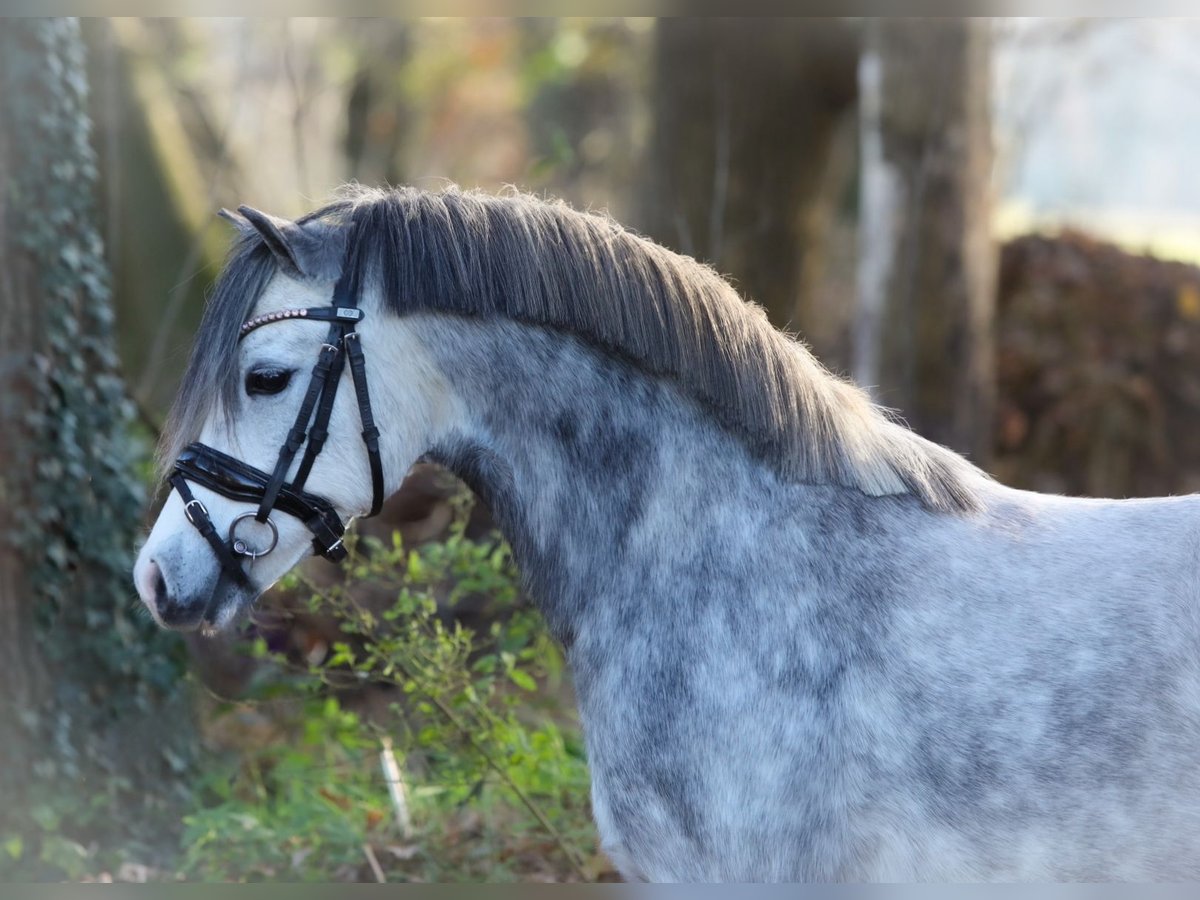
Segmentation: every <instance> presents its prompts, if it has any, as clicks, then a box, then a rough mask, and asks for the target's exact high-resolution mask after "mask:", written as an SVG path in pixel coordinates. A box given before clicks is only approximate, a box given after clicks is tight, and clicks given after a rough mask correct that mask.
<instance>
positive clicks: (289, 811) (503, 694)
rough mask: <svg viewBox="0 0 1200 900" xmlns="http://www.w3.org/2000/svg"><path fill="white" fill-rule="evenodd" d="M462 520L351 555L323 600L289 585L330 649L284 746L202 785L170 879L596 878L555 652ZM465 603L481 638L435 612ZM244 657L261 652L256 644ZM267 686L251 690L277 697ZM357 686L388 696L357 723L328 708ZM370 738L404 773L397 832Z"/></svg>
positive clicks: (498, 553)
mask: <svg viewBox="0 0 1200 900" xmlns="http://www.w3.org/2000/svg"><path fill="white" fill-rule="evenodd" d="M462 512H463V510H462V508H461V507H460V513H462ZM464 521H465V515H461V514H460V516H459V518H458V523H457V524H456V525H455V526H454V527H453V529H452V532H451V534H450V536H449V538H448V539H447V540H446V541H444V542H442V543H436V544H428V545H425V546H423V547H420V548H418V549H409V548H406V547H404V546H403V545H402V543H401V541H400V539H399V537H398V536H396V537H395V538H394V539H393V541H392V543H391V545H382V544H379V543H377V542H376V543H371V542H368V541H366V540H362V541H359V542H358V543H357V544H356V545H352V546H351V560H350V562H349V564H348V565H347V566H346V567H345V568H344V579H343V580H342V581H341V582H339V583H338V584H335V585H334V586H332V587H322V588H318V587H317V586H316V585H314V584H311V583H308V582H306V581H304V580H303V578H302V577H300V576H293V577H292V578H291V579H290V583H289V584H288V585H286V587H287V588H289V589H291V590H292V591H299V592H300V593H301V594H302V595H304V596H306V604H307V606H308V608H309V609H310V610H311V611H313V612H317V613H323V614H327V613H334V614H336V615H337V617H338V619H339V622H340V627H341V629H342V632H343V634H344V640H341V641H338V642H337V643H335V644H334V645H333V647H332V649H331V652H330V654H329V656H328V658H327V659H326V660H325V661H324V662H322V663H321V664H320V665H318V666H312V667H309V668H308V669H307V670H306V671H305V672H303V674H304V675H306V676H311V677H305V678H302V679H300V680H299V683H300V684H301V685H303V690H304V692H305V694H306V699H305V700H304V702H303V703H302V704H301V708H302V715H301V716H300V718H299V721H298V722H295V723H293V729H294V730H295V731H296V732H297V738H296V740H295V741H293V742H292V743H290V744H288V745H287V746H282V747H279V746H275V747H266V748H262V749H261V750H258V751H255V753H253V754H252V755H251V756H250V757H248V758H245V759H243V760H241V761H239V762H237V763H236V764H235V765H234V766H232V767H231V768H228V769H226V770H224V771H222V772H218V773H216V774H214V775H212V776H210V778H209V780H208V781H207V783H206V785H207V789H208V790H207V792H206V793H207V794H208V796H209V798H210V801H211V802H210V803H209V804H208V805H207V806H206V807H205V808H203V809H201V810H199V811H197V812H195V813H193V814H192V815H190V816H188V817H187V818H186V820H185V824H186V833H185V838H184V842H185V851H184V855H183V860H182V863H181V866H180V869H181V875H183V876H184V877H187V878H203V879H222V880H263V879H272V880H298V879H311V880H328V879H348V878H363V879H372V878H377V877H379V875H380V874H382V875H383V876H384V877H386V878H387V880H389V881H403V880H421V881H425V880H438V881H460V880H514V879H519V878H530V877H533V878H551V877H552V878H570V879H573V880H578V879H581V878H591V877H594V876H595V875H596V874H597V873H598V871H599V870H600V869H601V868H602V867H603V863H602V861H601V859H600V858H599V857H597V856H596V840H595V834H594V829H593V826H592V824H591V818H590V811H589V808H588V775H587V768H586V763H585V760H584V753H583V748H582V744H581V741H580V738H579V734H578V728H577V726H576V724H575V723H574V720H573V718H570V717H569V716H567V715H565V714H564V713H563V706H564V704H563V702H562V700H561V695H562V693H563V685H562V678H563V665H562V659H561V655H560V653H559V651H558V648H557V646H556V645H555V644H554V643H553V641H552V640H551V639H550V638H549V636H548V635H547V633H546V631H545V629H544V627H543V624H542V621H541V619H540V617H539V616H538V615H537V613H536V612H535V611H533V610H532V609H530V608H529V607H528V606H526V605H525V604H524V603H523V602H522V600H521V596H520V592H519V590H518V586H517V576H516V571H515V568H514V566H513V563H512V559H511V555H510V552H509V550H508V547H507V546H506V545H505V544H503V543H501V542H499V541H498V540H497V541H494V542H491V543H485V544H480V543H475V542H472V541H469V540H467V539H466V538H465V537H464V535H463V522H464ZM364 587H367V588H369V589H370V590H369V591H364ZM365 594H369V595H370V596H372V597H379V596H381V595H382V596H387V597H388V598H390V603H387V604H383V605H382V606H381V605H380V604H378V603H375V604H374V605H373V606H372V605H368V604H367V603H366V602H365V601H364V600H363V599H361V598H362V597H363V596H364V595H365ZM439 596H440V597H443V598H444V599H443V603H442V604H441V606H442V608H441V609H439V604H438V603H437V602H436V599H435V598H437V597H439ZM467 596H471V597H473V598H474V599H475V600H476V601H478V600H479V598H480V597H482V598H483V615H482V618H483V619H484V620H485V621H488V622H490V624H489V625H488V626H487V627H486V629H483V631H482V633H474V632H473V631H471V630H470V629H468V628H466V627H464V626H463V625H462V624H460V623H459V622H458V621H457V620H455V619H453V618H452V617H448V616H446V615H445V607H447V606H449V607H450V608H451V609H453V607H454V606H455V604H456V603H458V602H459V601H460V600H461V599H462V598H464V597H467ZM256 652H257V653H258V654H260V655H262V656H270V655H271V654H269V653H268V652H267V650H266V648H265V645H264V644H263V643H262V642H261V641H260V642H259V643H258V645H257V647H256ZM290 671H291V672H292V673H293V674H296V671H297V670H296V668H295V666H292V667H291V670H290ZM279 683H280V682H278V681H277V682H276V684H275V686H274V687H273V688H272V687H270V686H268V687H267V688H265V689H264V690H265V691H266V692H268V693H271V694H273V695H274V696H276V697H278V693H279ZM287 683H288V684H295V683H296V681H295V680H290V681H288V682H287ZM366 684H370V685H372V687H373V689H383V690H386V691H389V692H390V696H391V697H392V699H391V702H390V703H389V704H388V705H389V708H390V711H391V713H390V715H388V716H385V717H379V716H375V717H374V720H372V721H368V719H367V718H366V717H365V716H359V715H357V714H355V713H353V712H351V711H349V710H348V709H346V708H344V706H343V705H342V704H340V703H339V702H338V700H337V699H335V698H334V697H335V695H336V694H337V693H338V692H339V691H341V692H346V689H347V688H349V687H351V686H355V687H357V686H362V685H366ZM331 690H332V691H333V695H331V693H330V691H331ZM346 693H349V692H346ZM381 718H382V721H381V720H380V719H381ZM385 740H386V741H387V742H389V743H390V745H391V746H392V747H394V751H395V755H396V756H397V757H398V758H399V760H400V763H401V766H402V768H403V770H404V772H405V780H406V782H407V795H408V805H409V809H410V812H411V816H412V823H413V831H412V833H411V834H409V835H404V834H402V833H401V831H400V828H399V826H398V825H397V824H396V818H395V815H394V811H393V808H392V806H391V803H390V801H389V796H388V791H387V785H386V783H385V780H384V776H383V772H382V769H381V768H380V764H379V754H380V751H381V746H382V744H383V742H384V741H385ZM376 866H377V867H378V868H377V869H376Z"/></svg>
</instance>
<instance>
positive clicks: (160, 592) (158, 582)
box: [150, 563, 167, 609]
mask: <svg viewBox="0 0 1200 900" xmlns="http://www.w3.org/2000/svg"><path fill="white" fill-rule="evenodd" d="M150 565H152V566H153V565H154V563H151V564H150ZM166 602H167V579H165V578H163V573H162V569H160V568H159V567H158V566H154V605H155V606H157V607H158V608H159V609H161V608H162V607H163V605H164V604H165V603H166Z"/></svg>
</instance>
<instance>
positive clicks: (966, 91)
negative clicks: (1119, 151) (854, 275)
mask: <svg viewBox="0 0 1200 900" xmlns="http://www.w3.org/2000/svg"><path fill="white" fill-rule="evenodd" d="M865 27H866V34H865V36H864V37H865V39H864V48H863V53H862V57H861V60H860V63H859V95H860V117H861V155H862V187H861V193H860V198H861V199H860V224H859V268H858V309H857V315H856V324H855V333H854V363H853V371H854V375H855V378H856V379H857V380H858V381H859V382H860V383H862V384H864V385H866V386H868V387H869V388H870V389H871V391H872V392H873V394H874V396H875V398H876V399H877V400H878V401H879V402H881V403H883V404H884V405H885V406H889V407H893V408H895V409H897V410H898V411H899V412H900V413H901V415H903V416H904V418H905V419H906V420H907V421H908V423H909V424H910V425H911V426H912V427H913V429H914V430H916V431H918V432H920V433H921V434H923V435H925V436H926V437H928V438H930V439H932V440H935V441H937V442H939V443H942V444H946V445H947V446H950V447H952V448H954V449H956V450H959V451H961V452H965V453H968V454H969V455H970V456H971V457H972V458H973V459H974V460H975V461H976V462H978V463H980V464H986V463H987V460H988V456H989V451H990V447H991V428H992V410H993V406H994V393H995V392H994V387H993V384H994V374H993V361H992V356H993V353H992V319H993V306H994V293H995V288H994V281H995V252H994V245H993V241H992V235H991V228H990V219H989V181H990V176H991V160H992V153H991V119H990V109H989V78H990V69H989V42H990V38H989V31H988V29H989V25H988V24H987V23H986V22H984V21H981V20H978V19H872V20H869V21H868V24H867V25H866V26H865Z"/></svg>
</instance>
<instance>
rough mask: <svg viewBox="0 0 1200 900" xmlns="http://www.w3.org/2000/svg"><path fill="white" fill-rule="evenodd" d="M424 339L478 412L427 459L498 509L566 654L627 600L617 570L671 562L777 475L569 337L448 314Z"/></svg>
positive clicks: (658, 388)
mask: <svg viewBox="0 0 1200 900" xmlns="http://www.w3.org/2000/svg"><path fill="white" fill-rule="evenodd" d="M422 331H423V332H424V333H423V335H422V343H423V345H424V346H425V347H426V348H430V349H432V351H433V355H434V356H435V361H436V362H437V364H438V367H439V369H440V370H441V372H442V373H443V374H444V377H445V378H446V379H447V381H448V382H449V383H450V386H451V389H452V391H453V393H454V394H455V395H456V396H457V397H458V398H460V400H461V402H462V403H463V405H464V406H465V408H466V415H465V416H464V418H463V420H462V421H461V422H460V423H459V425H458V426H457V427H455V428H451V429H449V430H448V432H447V433H446V434H445V435H444V436H443V437H442V438H441V439H440V440H438V441H437V442H436V443H435V445H434V446H433V447H431V448H430V452H429V454H428V456H429V457H430V458H431V459H433V460H435V461H437V462H439V463H441V464H443V465H445V466H446V467H447V468H449V469H450V470H451V471H452V472H454V473H455V474H456V475H458V476H459V477H460V478H462V479H463V480H464V481H465V482H466V483H467V484H468V485H470V486H471V488H472V489H473V490H475V492H476V493H477V494H478V495H479V496H480V497H481V498H482V499H483V500H484V501H485V502H487V503H488V505H489V506H490V507H491V509H492V512H493V515H494V516H495V518H496V521H497V523H498V524H499V526H500V528H501V530H502V531H503V532H504V534H505V536H506V537H507V538H508V539H509V541H510V543H511V544H512V546H513V550H514V553H515V555H516V558H517V562H518V564H519V565H520V567H521V570H522V573H523V576H524V578H525V580H526V583H527V587H528V589H529V591H530V594H531V596H532V597H533V598H534V600H535V602H537V603H538V605H539V606H540V608H541V609H542V611H543V613H544V614H545V616H546V619H547V622H548V623H549V625H550V627H551V629H552V631H553V632H554V634H555V635H556V637H558V638H559V639H560V640H561V641H562V642H563V643H564V644H568V645H569V644H570V643H571V641H572V639H573V637H574V630H575V628H576V626H577V625H578V623H579V622H580V620H581V618H582V617H584V616H586V615H587V614H588V612H589V609H591V608H592V607H594V605H595V604H596V603H608V602H610V601H611V596H608V597H606V595H611V594H613V593H626V590H625V588H624V587H621V586H618V585H617V584H616V581H617V580H618V579H615V578H614V574H615V573H617V572H621V573H629V572H635V571H637V570H639V569H641V570H643V571H645V570H646V569H647V567H655V568H658V567H661V566H662V565H663V564H669V563H668V560H669V559H670V558H671V557H672V555H678V554H679V553H680V552H682V549H684V548H679V547H678V546H677V545H678V544H679V533H680V529H681V528H683V529H689V528H695V527H703V521H702V520H697V519H696V518H689V516H693V517H694V516H700V517H703V516H706V515H708V512H710V511H711V510H712V509H714V508H719V507H720V505H721V498H720V494H721V492H722V491H723V490H727V489H729V487H730V485H733V484H741V483H743V482H744V481H745V480H746V479H747V478H756V479H762V480H765V481H769V480H773V478H774V476H772V475H771V474H770V473H768V472H767V471H765V470H764V469H763V468H762V466H761V465H760V464H759V463H757V462H755V461H753V460H751V459H750V457H749V456H748V454H747V452H746V450H745V448H744V447H743V446H742V444H741V443H740V442H739V441H738V440H736V439H734V438H733V437H732V436H730V435H729V434H727V433H725V432H724V431H723V430H721V429H720V428H718V427H717V426H716V425H715V424H714V423H712V422H711V421H710V420H709V419H708V417H707V416H706V415H704V414H703V413H702V412H701V411H700V410H699V408H698V407H696V406H695V404H694V403H693V402H692V401H690V400H688V399H686V398H685V397H683V396H682V394H681V393H680V392H679V391H677V390H676V389H675V388H674V386H673V385H671V384H670V383H669V382H666V381H664V380H661V379H656V378H653V377H651V376H648V375H646V374H645V373H643V372H641V371H640V370H638V369H636V368H635V367H633V366H631V365H630V364H628V363H625V362H623V361H621V360H617V359H613V358H610V357H607V356H605V355H603V354H600V353H598V352H596V351H595V350H593V349H591V348H589V347H587V346H585V345H583V344H582V343H581V342H579V341H578V340H576V339H574V338H572V337H570V336H566V335H563V334H560V333H557V332H551V331H547V330H543V329H538V328H530V327H526V326H523V325H518V324H515V323H512V322H507V321H504V322H498V321H496V320H490V321H488V322H486V323H484V322H480V321H477V320H470V319H444V318H442V317H438V319H437V320H436V321H432V320H431V321H430V322H428V323H427V325H424V326H422ZM689 511H691V512H690V513H689ZM680 564H682V565H686V564H687V561H684V560H681V561H680ZM624 577H625V576H624V575H622V576H621V578H624ZM641 599H642V600H646V601H648V602H652V599H651V598H641Z"/></svg>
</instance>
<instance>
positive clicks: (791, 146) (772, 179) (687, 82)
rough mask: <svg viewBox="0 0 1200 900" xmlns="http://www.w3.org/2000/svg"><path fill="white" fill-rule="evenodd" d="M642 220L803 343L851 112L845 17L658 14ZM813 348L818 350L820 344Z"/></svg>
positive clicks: (851, 40)
mask: <svg viewBox="0 0 1200 900" xmlns="http://www.w3.org/2000/svg"><path fill="white" fill-rule="evenodd" d="M655 44H656V46H655V51H654V63H653V75H652V78H653V82H652V85H651V106H652V108H651V117H652V129H653V133H652V136H651V146H650V152H649V159H648V163H647V167H646V168H647V172H646V185H645V190H644V191H643V192H642V200H643V209H642V213H641V215H640V220H641V223H642V225H643V227H644V228H645V229H646V231H647V232H648V233H649V234H650V235H651V236H653V237H655V238H656V239H658V240H660V241H662V242H664V243H666V244H668V245H670V246H672V247H675V248H676V249H678V250H681V251H682V252H684V253H688V254H691V255H693V256H696V257H697V258H700V259H703V260H706V261H708V262H710V263H711V264H712V265H714V266H715V267H716V268H717V269H718V270H720V271H721V272H722V273H725V274H729V275H732V276H733V277H734V279H735V280H736V282H737V283H738V285H739V286H740V288H741V289H742V291H743V292H744V293H745V295H746V296H748V297H749V298H750V299H753V300H755V301H757V302H759V303H761V304H763V305H764V306H765V307H766V309H767V312H768V314H769V315H770V317H771V319H772V321H774V322H775V323H776V324H777V325H780V326H789V325H791V326H795V327H798V328H800V329H802V330H804V331H805V333H806V335H808V336H809V337H810V338H811V337H815V336H816V335H818V334H820V333H821V330H820V323H818V322H815V321H813V320H814V316H813V315H812V313H811V312H810V309H809V307H810V304H811V303H812V298H813V285H814V282H815V279H816V277H817V275H818V272H819V258H818V257H819V242H818V240H817V238H818V236H819V234H820V232H821V228H822V223H823V220H824V219H825V217H826V216H827V215H828V213H829V206H830V204H831V202H832V199H833V198H832V195H831V194H830V192H828V191H824V190H823V187H824V186H825V183H826V173H827V170H828V165H829V163H830V161H831V148H832V146H833V138H834V136H835V134H836V132H837V125H838V122H839V120H840V118H841V117H842V116H843V114H844V113H845V112H846V111H848V110H850V109H852V108H853V103H854V98H855V92H856V80H855V66H856V64H857V60H858V36H857V31H856V30H855V28H854V27H853V26H852V25H850V24H848V23H846V22H845V21H842V20H820V19H768V18H757V19H749V18H747V19H719V18H678V19H662V20H660V22H659V24H658V26H657V29H656V37H655ZM817 349H818V351H821V350H822V349H824V348H822V347H820V346H818V348H817Z"/></svg>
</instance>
